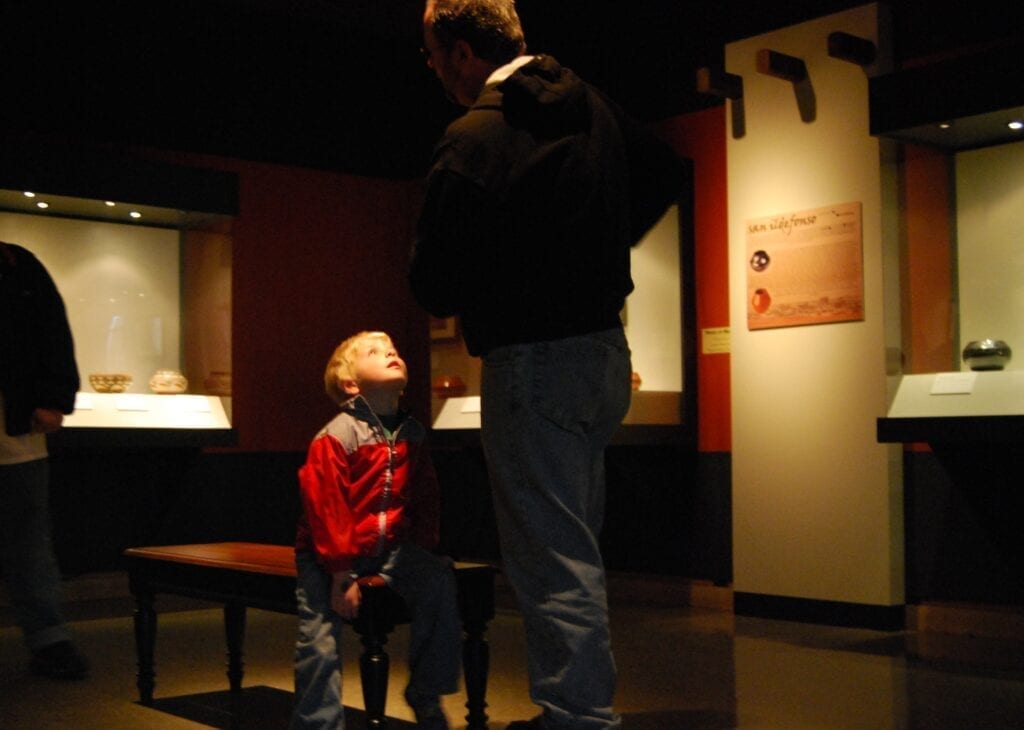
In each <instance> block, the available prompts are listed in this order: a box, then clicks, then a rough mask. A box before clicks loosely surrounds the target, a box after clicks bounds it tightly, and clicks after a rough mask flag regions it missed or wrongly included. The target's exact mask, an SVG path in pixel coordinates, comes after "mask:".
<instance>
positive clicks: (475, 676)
mask: <svg viewBox="0 0 1024 730" xmlns="http://www.w3.org/2000/svg"><path fill="white" fill-rule="evenodd" d="M463 629H464V630H465V632H466V636H465V638H464V639H463V641H462V671H463V674H464V675H465V682H466V709H467V710H469V714H467V715H466V722H467V723H468V725H467V726H466V727H467V730H487V713H486V712H485V710H486V709H487V700H486V699H485V698H486V697H487V675H488V674H489V672H490V665H491V650H490V646H488V644H487V640H486V639H485V638H484V631H486V629H487V622H486V621H473V622H467V623H466V624H464V626H463Z"/></svg>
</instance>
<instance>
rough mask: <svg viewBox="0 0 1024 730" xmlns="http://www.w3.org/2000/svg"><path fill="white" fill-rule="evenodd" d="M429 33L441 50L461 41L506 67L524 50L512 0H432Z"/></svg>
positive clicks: (520, 26) (521, 29) (520, 29)
mask: <svg viewBox="0 0 1024 730" xmlns="http://www.w3.org/2000/svg"><path fill="white" fill-rule="evenodd" d="M431 29H432V30H433V32H434V36H435V37H436V38H437V41H438V43H440V44H441V45H442V46H443V47H445V48H451V47H452V46H453V45H454V44H455V42H456V41H459V40H463V41H466V43H468V44H469V47H470V48H472V49H473V53H475V54H476V55H477V56H479V57H480V58H482V59H484V60H485V61H490V62H491V63H498V64H505V63H508V62H509V61H511V60H512V59H513V58H516V57H517V56H520V55H522V53H523V51H524V50H526V41H525V39H524V36H523V27H522V25H521V24H520V22H519V15H518V13H516V5H515V2H514V0H435V1H434V6H433V22H432V25H431Z"/></svg>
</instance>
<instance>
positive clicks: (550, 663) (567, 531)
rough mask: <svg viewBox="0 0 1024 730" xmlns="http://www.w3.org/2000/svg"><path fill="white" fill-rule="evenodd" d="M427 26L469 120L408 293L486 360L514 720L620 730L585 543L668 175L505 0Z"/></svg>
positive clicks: (674, 172) (599, 499)
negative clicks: (523, 641) (637, 265)
mask: <svg viewBox="0 0 1024 730" xmlns="http://www.w3.org/2000/svg"><path fill="white" fill-rule="evenodd" d="M423 25H424V28H423V42H424V47H423V50H424V54H425V55H426V58H427V64H428V65H429V66H430V67H431V68H433V69H434V71H435V72H436V74H437V76H438V78H439V79H440V81H441V84H442V85H443V86H444V89H445V92H446V93H447V95H448V97H449V98H450V99H451V100H453V101H454V102H456V103H458V104H459V105H461V106H464V107H467V108H468V111H467V112H466V113H465V114H464V115H463V116H462V117H461V118H459V119H457V120H456V121H455V122H453V123H452V125H451V126H450V127H449V128H448V130H447V132H446V133H445V135H444V137H443V138H442V139H441V141H440V142H439V144H438V145H437V147H436V148H435V153H434V161H433V167H432V169H431V171H430V175H429V178H428V181H427V189H426V198H425V202H424V208H423V212H422V215H421V218H420V221H419V226H418V230H417V242H416V246H415V249H414V251H413V255H412V261H411V269H410V283H411V286H412V289H413V292H414V293H415V295H416V297H417V299H418V300H419V302H420V303H421V304H422V305H423V306H424V307H425V308H426V309H427V310H428V311H429V312H430V313H431V314H433V315H435V316H438V317H448V316H452V315H458V316H459V317H460V319H461V322H462V331H463V335H464V337H465V340H466V345H467V347H468V349H469V352H470V353H471V354H473V355H478V356H480V357H481V358H482V360H483V369H482V386H481V388H482V404H483V412H482V416H481V425H482V430H481V438H482V441H483V448H484V452H485V455H486V458H487V464H488V471H489V474H490V481H491V485H492V488H493V491H494V503H495V511H496V515H497V523H498V531H499V537H500V541H501V547H502V557H503V566H504V571H505V574H506V575H507V577H508V579H509V581H510V582H511V584H512V586H513V588H514V589H515V591H516V594H517V597H518V600H519V605H520V608H521V610H522V613H523V616H524V620H525V625H526V635H527V653H528V661H529V676H530V693H531V698H532V699H533V701H534V702H536V703H537V704H538V705H539V706H540V707H541V710H542V714H541V715H539V716H537V717H535V718H533V719H532V720H529V721H522V722H516V723H513V724H512V725H510V726H509V727H510V728H544V729H545V730H554V729H557V730H561V729H563V728H567V729H570V728H571V729H572V730H582V729H584V728H586V729H590V728H618V727H621V720H620V718H619V715H618V714H617V713H616V712H615V711H614V708H613V696H614V691H615V673H616V670H615V662H614V659H613V657H612V651H611V641H610V636H609V629H608V609H607V596H606V590H605V573H604V565H603V562H602V559H601V554H600V551H599V548H598V534H599V532H600V529H601V524H602V520H603V510H604V496H605V495H604V449H605V446H606V445H607V444H608V442H609V440H610V439H611V437H612V434H613V433H614V431H615V429H616V428H617V427H618V425H619V424H620V422H621V421H622V418H623V417H624V416H625V414H626V411H627V410H628V407H629V398H630V374H631V370H632V368H631V366H630V355H629V347H628V345H627V343H626V338H625V335H624V332H623V329H622V324H621V321H620V319H619V311H620V310H621V309H622V306H623V303H624V301H625V297H626V295H627V294H629V292H630V291H632V289H633V282H632V279H631V278H630V264H629V253H630V252H629V249H630V247H631V246H632V245H634V244H635V243H637V242H638V241H639V240H640V238H641V237H642V236H643V234H644V233H646V231H647V230H648V229H649V228H650V227H651V226H652V225H653V224H654V223H655V222H656V221H657V220H658V219H659V218H660V217H661V215H662V214H663V213H664V211H665V210H666V209H667V207H668V206H669V205H670V204H671V203H672V202H674V201H675V199H676V198H677V196H678V194H679V193H680V191H681V185H682V173H681V165H680V164H679V162H678V160H677V159H676V158H675V157H674V156H673V154H672V153H671V151H670V150H669V149H668V148H667V147H666V146H665V145H663V144H662V143H660V142H658V141H657V140H656V139H654V138H653V137H651V136H650V135H648V134H646V133H645V132H644V131H643V130H642V129H641V128H640V127H639V125H638V124H637V123H636V122H634V121H632V120H631V119H629V118H628V117H627V116H626V115H625V114H624V113H623V112H622V111H621V110H620V109H619V108H618V107H617V106H616V105H615V104H614V103H613V102H611V101H610V100H609V99H607V98H606V97H605V96H603V95H602V94H601V93H600V92H599V91H597V90H596V89H594V88H592V87H590V86H588V85H587V84H585V83H584V82H583V81H581V80H580V79H579V78H578V77H577V76H576V75H575V74H574V73H573V72H572V71H570V70H569V69H567V68H565V67H563V66H561V65H559V63H558V62H557V61H556V60H555V59H553V58H551V57H549V56H542V55H539V56H530V55H526V43H525V40H524V37H523V31H522V27H521V25H520V22H519V18H518V16H517V14H516V10H515V6H514V3H513V0H428V2H427V6H426V12H425V13H424V18H423Z"/></svg>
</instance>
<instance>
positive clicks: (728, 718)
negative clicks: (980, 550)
mask: <svg viewBox="0 0 1024 730" xmlns="http://www.w3.org/2000/svg"><path fill="white" fill-rule="evenodd" d="M611 595H612V600H613V637H614V641H615V649H616V657H617V660H618V663H619V669H620V685H619V693H618V709H619V710H620V711H621V712H622V713H623V719H624V722H623V726H624V728H625V730H692V729H697V728H700V729H705V728H744V729H746V728H771V729H780V730H804V729H806V730H810V729H812V728H813V729H815V730H823V729H841V728H849V729H851V730H884V729H887V728H893V729H896V728H901V729H902V728H914V729H921V730H944V729H946V728H949V729H950V730H952V729H956V730H964V729H965V728H984V729H985V730H999V729H1001V728H1006V729H1007V730H1009V729H1011V728H1012V729H1014V730H1020V729H1021V728H1024V661H1022V657H1024V651H1022V649H1021V644H1020V643H1019V642H1007V641H991V640H989V641H983V640H981V639H971V638H960V639H955V640H954V639H952V638H950V639H948V640H946V641H945V642H939V643H944V644H945V646H944V648H943V651H942V652H941V653H942V654H943V656H944V657H945V658H944V659H942V660H924V659H920V658H914V656H913V653H914V652H913V649H914V647H915V646H920V645H921V637H916V636H914V635H913V634H912V633H909V632H907V633H904V632H899V633H887V632H878V631H869V630H860V629H842V628H835V627H824V626H815V625H807V624H800V623H794V622H785V621H769V620H764V619H755V618H749V617H737V616H733V615H732V614H731V613H729V612H725V611H716V610H710V609H695V608H680V607H677V606H664V605H660V606H659V605H652V606H647V607H636V606H629V607H626V606H623V605H622V603H621V601H619V600H617V593H616V591H615V590H614V586H613V590H612V594H611ZM168 600H171V599H161V602H160V603H158V609H161V610H163V611H164V612H163V613H161V614H160V618H159V629H158V637H157V656H156V660H157V666H156V671H157V677H156V682H157V686H156V698H157V707H154V708H147V707H142V706H141V705H139V704H138V702H137V695H136V693H135V656H134V638H133V633H132V620H131V617H130V611H131V606H130V602H129V601H128V600H126V599H120V600H113V601H112V600H105V601H102V602H95V601H93V602H85V603H82V604H75V605H74V606H69V613H70V614H72V615H73V616H74V621H73V628H74V631H75V634H76V637H77V640H78V643H79V644H80V646H81V647H82V649H83V650H84V651H85V652H86V653H87V654H88V655H89V657H90V659H91V661H92V664H93V671H92V675H91V678H90V679H88V680H86V681H82V682H71V683H57V682H52V681H49V680H45V679H42V678H38V677H35V676H33V675H31V674H29V673H28V671H27V670H26V666H25V665H26V661H25V660H26V655H25V652H24V649H23V647H22V646H21V640H20V636H19V634H18V630H17V629H16V628H14V627H12V626H11V625H10V622H9V617H8V620H7V621H2V620H0V728H4V729H9V730H48V729H51V728H52V729H54V730H56V729H60V730H64V729H65V728H75V729H76V730H92V729H94V728H95V729H96V730H100V729H103V730H122V729H124V730H134V729H140V730H165V729H167V730H170V729H178V728H204V727H222V728H237V729H239V730H263V729H264V728H282V729H283V728H284V727H286V723H287V713H288V703H289V699H290V694H289V692H290V689H291V682H292V679H291V667H290V661H291V650H292V641H293V639H294V618H293V617H291V616H288V615H280V614H274V613H269V612H266V611H260V610H253V609H250V611H249V614H248V631H247V635H246V677H245V687H246V690H245V692H244V693H243V696H242V697H241V698H236V701H235V703H234V706H233V707H232V703H231V700H230V698H229V697H227V696H226V693H225V692H224V690H225V689H226V686H227V680H226V678H225V675H224V649H223V635H222V623H221V620H222V615H221V612H220V609H219V608H217V607H213V606H211V605H209V604H197V603H195V602H192V603H190V604H187V605H173V604H168V603H167V602H166V601H168ZM161 603H163V605H161ZM2 618H3V616H2V614H0V619H2ZM488 638H489V643H490V647H491V675H490V683H489V690H488V697H487V699H488V703H489V707H488V714H489V716H490V719H491V723H490V727H491V729H492V730H501V729H502V728H504V727H505V725H506V724H507V723H508V722H510V721H512V720H515V719H521V718H526V717H529V716H531V715H532V714H534V707H533V706H532V705H531V704H530V702H529V700H528V698H527V696H526V687H525V678H524V677H525V674H524V656H523V632H522V624H521V621H520V620H519V617H518V614H517V613H516V612H515V610H514V609H513V608H511V607H510V606H505V607H503V608H501V609H500V610H499V614H498V616H497V617H496V619H495V620H494V622H493V623H492V624H491V627H490V630H489V632H488ZM940 638H941V637H940ZM929 641H931V642H932V643H934V637H933V638H932V639H930V640H929ZM404 642H405V634H404V631H403V630H402V629H401V628H400V629H399V630H398V631H397V632H396V634H395V635H394V636H393V637H392V639H391V641H390V642H389V644H388V648H389V650H390V653H391V657H392V673H391V676H392V681H391V685H390V688H389V698H388V715H389V717H390V718H393V720H392V722H391V723H390V726H391V727H392V728H397V729H398V730H402V729H404V728H411V727H412V724H411V723H409V722H408V721H409V720H410V719H411V714H410V713H409V711H408V709H407V708H406V707H405V706H404V704H403V703H402V700H401V689H402V685H403V682H404V666H403V656H404ZM908 649H909V650H911V651H908ZM359 650H360V647H359V645H358V643H357V642H356V640H355V637H354V634H352V632H346V644H345V646H344V653H345V659H346V667H345V670H344V671H345V677H346V678H349V681H347V682H346V684H345V687H344V702H345V704H346V706H347V707H349V708H351V722H350V723H349V726H350V730H361V728H362V727H363V724H362V717H361V713H360V712H359V708H361V707H362V698H361V695H360V688H359V682H358V670H357V667H356V661H357V658H358V654H359ZM929 653H930V654H936V653H937V652H935V651H934V650H930V651H929ZM449 699H450V701H449V702H447V703H446V710H447V711H448V715H449V718H450V719H451V720H452V726H453V727H454V728H462V727H465V721H464V720H463V716H464V715H465V710H464V708H463V707H462V702H464V698H460V696H459V695H454V696H452V697H451V698H449ZM232 712H233V714H232Z"/></svg>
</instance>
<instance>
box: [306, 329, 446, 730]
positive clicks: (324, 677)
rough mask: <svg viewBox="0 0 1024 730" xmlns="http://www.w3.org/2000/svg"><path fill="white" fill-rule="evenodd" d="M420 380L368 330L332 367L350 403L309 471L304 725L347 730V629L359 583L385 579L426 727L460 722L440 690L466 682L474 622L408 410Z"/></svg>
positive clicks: (330, 379) (337, 391)
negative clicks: (468, 634)
mask: <svg viewBox="0 0 1024 730" xmlns="http://www.w3.org/2000/svg"><path fill="white" fill-rule="evenodd" d="M407 382H408V375H407V371H406V367H405V362H404V361H403V360H402V358H400V357H399V356H398V352H397V351H396V350H395V346H394V345H393V344H392V343H391V338H390V337H389V336H388V335H387V334H385V333H383V332H360V333H359V334H357V335H354V336H352V337H350V338H349V339H347V340H345V341H344V342H342V343H341V345H339V346H338V348H337V349H336V350H335V351H334V355H333V356H332V357H331V359H330V362H329V363H328V365H327V370H326V372H325V373H324V385H325V387H326V390H327V394H328V395H329V396H330V397H331V399H332V400H334V401H335V402H337V403H338V404H339V405H340V407H341V413H340V414H338V416H336V417H335V418H334V419H333V420H332V421H330V423H328V424H327V425H326V426H324V428H323V429H321V431H320V432H319V433H318V434H317V435H316V437H315V438H314V439H313V443H312V444H311V445H310V447H309V453H308V456H307V459H306V463H305V465H303V467H302V468H301V469H300V470H299V489H300V493H301V496H302V506H303V514H302V516H301V517H300V519H299V525H298V531H297V535H296V565H297V567H298V584H297V589H296V598H297V601H298V614H299V637H298V641H297V642H296V646H295V695H296V706H295V712H294V714H293V716H292V724H291V726H292V728H324V729H325V730H326V729H330V730H341V729H342V728H344V725H345V720H344V713H343V709H342V704H341V657H340V649H341V626H342V619H351V618H353V617H355V616H356V615H357V614H358V612H359V602H360V592H359V585H358V583H356V582H355V580H356V578H358V577H360V576H363V575H375V574H379V575H381V576H382V577H383V578H384V579H385V580H386V581H387V582H388V585H390V586H391V588H392V589H394V590H395V591H396V592H397V593H398V594H399V595H401V596H402V597H403V598H404V599H405V601H406V602H407V603H408V604H409V607H410V609H411V611H412V615H413V619H412V625H411V628H410V638H409V671H410V678H409V684H408V687H407V688H406V690H405V698H406V701H408V703H409V705H410V706H411V707H412V709H413V711H414V712H415V714H416V724H417V727H419V728H429V729H430V730H434V729H435V728H438V729H443V728H447V727H448V723H447V721H446V719H445V716H444V713H443V712H442V710H441V706H440V702H439V696H440V695H442V694H450V693H452V692H455V691H456V689H457V688H458V676H459V670H460V652H461V643H460V639H461V636H462V627H461V623H460V620H459V612H458V604H457V602H456V597H455V578H454V574H453V572H452V569H451V561H450V559H448V558H443V557H440V556H436V555H434V554H433V553H432V552H430V551H431V549H433V548H434V547H436V545H437V543H438V538H439V522H440V520H439V515H440V495H439V489H438V484H437V477H436V476H435V474H434V469H433V466H432V464H431V461H430V456H429V453H428V451H427V447H426V444H425V440H424V438H425V434H426V432H425V429H424V427H423V426H422V425H421V424H420V423H419V422H418V421H416V420H414V419H412V418H411V417H409V416H408V415H406V414H404V413H402V412H400V411H399V410H398V399H399V396H400V395H401V393H402V391H403V389H404V388H405V385H406V383H407Z"/></svg>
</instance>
